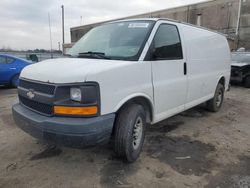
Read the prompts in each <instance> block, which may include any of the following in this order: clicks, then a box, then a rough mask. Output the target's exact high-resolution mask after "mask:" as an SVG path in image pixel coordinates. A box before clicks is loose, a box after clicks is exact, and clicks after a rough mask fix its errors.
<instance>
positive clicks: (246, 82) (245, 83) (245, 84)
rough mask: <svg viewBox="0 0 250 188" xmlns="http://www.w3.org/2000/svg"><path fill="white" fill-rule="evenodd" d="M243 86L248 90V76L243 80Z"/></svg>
mask: <svg viewBox="0 0 250 188" xmlns="http://www.w3.org/2000/svg"><path fill="white" fill-rule="evenodd" d="M244 86H245V87H246V88H250V76H247V77H246V78H245V80H244Z"/></svg>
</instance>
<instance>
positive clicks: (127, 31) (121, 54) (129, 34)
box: [68, 20, 154, 61]
mask: <svg viewBox="0 0 250 188" xmlns="http://www.w3.org/2000/svg"><path fill="white" fill-rule="evenodd" d="M153 25H154V21H141V20H140V21H139V20H137V21H123V22H115V23H109V24H104V25H102V26H98V27H95V28H93V29H92V30H90V31H89V32H88V33H86V34H85V35H84V36H83V37H82V38H81V39H80V40H79V41H78V42H77V43H76V44H75V45H74V46H73V47H72V48H71V49H70V50H69V52H68V54H69V55H71V56H73V57H79V58H98V59H115V60H131V61H136V60H138V59H139V56H140V54H141V52H142V50H143V46H144V45H145V43H146V40H147V38H148V36H149V34H150V32H151V30H152V27H153Z"/></svg>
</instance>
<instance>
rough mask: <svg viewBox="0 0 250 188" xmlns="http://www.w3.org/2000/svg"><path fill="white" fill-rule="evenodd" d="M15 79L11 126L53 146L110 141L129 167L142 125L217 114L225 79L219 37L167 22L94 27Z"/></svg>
mask: <svg viewBox="0 0 250 188" xmlns="http://www.w3.org/2000/svg"><path fill="white" fill-rule="evenodd" d="M69 54H70V55H71V58H61V59H51V60H46V61H43V62H40V63H37V64H34V65H31V66H29V67H27V68H25V69H24V70H23V71H22V73H21V76H20V78H21V79H20V86H19V88H18V95H19V101H20V102H19V103H18V104H16V105H14V106H13V116H14V119H15V121H16V124H17V125H18V126H19V127H20V128H21V129H23V130H24V131H26V132H28V133H29V134H31V135H32V136H34V137H36V138H39V139H45V140H46V141H49V142H53V143H56V144H59V143H60V144H63V145H69V146H74V145H75V144H76V145H80V146H86V145H96V144H99V143H105V142H108V141H109V140H110V139H111V138H113V140H114V151H115V152H116V154H117V155H118V156H120V157H123V158H125V159H126V160H127V161H129V162H133V161H135V160H136V159H137V158H138V156H139V154H140V152H141V149H142V146H143V142H144V137H145V131H146V126H147V124H155V123H157V122H159V121H162V120H164V119H166V118H168V117H170V116H173V115H175V114H177V113H180V112H182V111H184V110H187V109H189V108H192V107H194V106H196V105H198V104H201V103H204V102H206V103H207V107H208V109H209V110H210V111H213V112H216V111H218V110H219V109H220V107H221V105H222V102H223V97H224V91H225V90H227V89H228V85H229V79H230V66H231V62H230V61H231V58H230V50H229V47H228V43H227V39H226V37H225V36H223V35H221V34H219V33H216V32H213V31H210V30H206V29H203V28H199V27H196V26H193V25H189V24H186V23H180V22H177V21H171V20H167V19H135V20H122V21H117V22H112V23H107V24H104V25H101V26H98V27H96V28H94V29H92V30H91V31H89V32H88V33H87V34H86V35H84V36H83V37H82V38H81V39H80V40H79V41H78V42H77V43H76V44H75V45H74V46H73V47H72V49H71V50H70V52H69Z"/></svg>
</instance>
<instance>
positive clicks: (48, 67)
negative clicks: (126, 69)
mask: <svg viewBox="0 0 250 188" xmlns="http://www.w3.org/2000/svg"><path fill="white" fill-rule="evenodd" d="M132 63H134V62H133V61H118V60H106V59H85V58H58V59H49V60H45V61H41V62H39V63H36V64H32V65H30V66H27V67H25V68H24V69H23V70H22V72H21V75H20V77H21V78H25V79H29V80H35V81H41V82H48V83H76V82H85V81H86V80H87V76H88V75H90V74H91V75H93V74H98V73H100V72H104V71H108V70H111V69H116V68H119V67H122V66H128V65H129V64H132ZM93 81H94V80H93Z"/></svg>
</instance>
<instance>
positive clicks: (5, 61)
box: [0, 55, 31, 87]
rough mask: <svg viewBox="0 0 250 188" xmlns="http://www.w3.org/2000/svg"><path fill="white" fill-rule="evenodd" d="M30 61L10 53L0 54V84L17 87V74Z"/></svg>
mask: <svg viewBox="0 0 250 188" xmlns="http://www.w3.org/2000/svg"><path fill="white" fill-rule="evenodd" d="M30 64H31V62H30V61H27V60H25V59H20V58H18V57H15V56H11V55H0V85H7V86H8V85H10V86H13V87H17V86H18V83H19V74H20V72H21V71H22V69H23V68H24V67H26V66H27V65H30Z"/></svg>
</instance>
